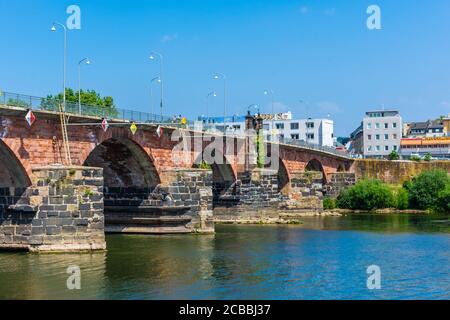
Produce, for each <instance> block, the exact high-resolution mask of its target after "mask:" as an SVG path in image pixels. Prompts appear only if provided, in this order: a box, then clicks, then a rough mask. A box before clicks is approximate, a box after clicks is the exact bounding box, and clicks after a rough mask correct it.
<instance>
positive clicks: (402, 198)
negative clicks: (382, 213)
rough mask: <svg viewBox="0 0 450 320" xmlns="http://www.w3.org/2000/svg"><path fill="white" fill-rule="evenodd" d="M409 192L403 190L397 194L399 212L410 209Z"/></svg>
mask: <svg viewBox="0 0 450 320" xmlns="http://www.w3.org/2000/svg"><path fill="white" fill-rule="evenodd" d="M408 197H409V195H408V191H407V190H406V189H405V188H401V189H399V190H398V191H397V193H396V194H395V202H396V208H397V209H399V210H406V209H408V208H409V200H408Z"/></svg>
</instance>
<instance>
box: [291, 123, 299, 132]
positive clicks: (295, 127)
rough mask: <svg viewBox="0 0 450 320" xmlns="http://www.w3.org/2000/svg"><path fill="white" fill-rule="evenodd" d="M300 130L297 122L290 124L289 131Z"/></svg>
mask: <svg viewBox="0 0 450 320" xmlns="http://www.w3.org/2000/svg"><path fill="white" fill-rule="evenodd" d="M299 128H300V126H299V123H298V122H292V123H291V130H298V129H299Z"/></svg>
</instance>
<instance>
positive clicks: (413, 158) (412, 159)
mask: <svg viewBox="0 0 450 320" xmlns="http://www.w3.org/2000/svg"><path fill="white" fill-rule="evenodd" d="M409 159H410V160H411V161H416V162H420V160H421V159H420V157H419V156H411V158H409Z"/></svg>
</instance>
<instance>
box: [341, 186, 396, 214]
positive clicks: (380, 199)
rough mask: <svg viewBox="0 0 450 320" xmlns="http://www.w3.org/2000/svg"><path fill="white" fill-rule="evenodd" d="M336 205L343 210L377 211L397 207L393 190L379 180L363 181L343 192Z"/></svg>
mask: <svg viewBox="0 0 450 320" xmlns="http://www.w3.org/2000/svg"><path fill="white" fill-rule="evenodd" d="M336 204H337V206H338V207H339V208H342V209H352V210H368V211H371V210H375V209H383V208H390V207H393V206H395V201H394V196H393V193H392V190H391V189H390V188H389V186H388V185H386V184H384V183H382V182H381V181H378V180H362V181H360V182H358V183H357V184H356V185H354V186H353V187H351V188H350V189H348V190H345V191H344V192H342V193H341V194H340V195H339V197H338V198H337V201H336Z"/></svg>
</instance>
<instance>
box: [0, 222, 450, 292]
mask: <svg viewBox="0 0 450 320" xmlns="http://www.w3.org/2000/svg"><path fill="white" fill-rule="evenodd" d="M449 233H450V226H449V222H448V219H438V218H429V217H417V216H389V217H386V216H350V217H345V218H332V217H330V218H323V219H319V218H311V219H305V220H304V223H303V224H302V225H288V226H217V233H216V234H215V235H209V236H204V235H202V236H192V235H174V236H145V235H135V236H133V235H111V236H108V237H107V244H108V251H107V252H103V253H96V254H79V255H73V254H64V255H28V254H11V253H0V288H1V290H0V298H1V299H5V298H8V299H19V298H20V299H55V298H56V299H61V298H62V299H79V298H86V299H379V298H396V299H402V298H425V299H427V298H430V299H431V298H448V297H449V293H448V292H450V272H449V268H448V265H449V262H450V250H449V249H450V238H449ZM371 264H377V265H379V266H380V267H381V268H382V272H383V282H382V283H383V289H382V290H381V291H377V292H373V291H368V290H367V288H366V280H367V275H366V268H367V266H369V265H371ZM69 265H79V266H80V267H81V270H82V290H81V291H69V290H67V288H66V280H67V277H68V275H67V274H66V270H67V267H68V266H69Z"/></svg>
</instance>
